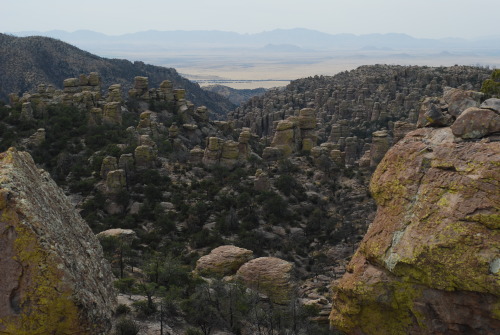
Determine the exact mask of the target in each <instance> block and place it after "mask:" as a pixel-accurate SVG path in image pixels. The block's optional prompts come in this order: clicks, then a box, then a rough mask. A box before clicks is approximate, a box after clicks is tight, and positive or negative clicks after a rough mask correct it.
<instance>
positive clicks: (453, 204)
mask: <svg viewBox="0 0 500 335" xmlns="http://www.w3.org/2000/svg"><path fill="white" fill-rule="evenodd" d="M489 101H490V102H486V103H485V104H483V105H482V108H477V107H471V108H469V109H466V110H465V111H464V112H462V113H461V114H460V116H458V118H457V120H456V121H455V122H454V123H453V124H452V126H451V127H434V128H420V129H417V130H415V131H413V132H411V133H409V134H408V135H407V136H406V137H405V138H404V139H402V140H401V141H399V142H398V143H397V144H396V145H395V146H394V147H392V148H391V149H390V150H389V152H388V153H387V154H386V155H385V157H384V158H383V160H382V161H381V162H380V164H379V165H378V167H377V169H376V171H375V173H374V175H373V177H372V181H371V185H370V189H371V193H372V195H373V197H374V199H375V200H376V202H377V205H378V210H377V215H376V218H375V220H374V221H373V223H372V224H371V225H370V227H369V229H368V232H367V234H366V235H365V237H364V239H363V241H362V242H361V245H360V247H359V249H358V250H357V252H356V253H355V255H354V256H353V259H352V260H351V262H350V264H349V266H348V268H347V272H346V274H345V275H344V277H343V278H342V279H341V280H340V281H338V282H337V283H336V284H335V287H334V303H333V309H332V313H331V315H330V320H331V323H332V324H333V325H334V326H336V327H338V328H340V329H342V330H343V331H345V332H347V333H349V334H493V333H495V332H496V331H498V329H500V271H499V269H500V253H499V248H500V234H499V228H500V213H499V208H500V192H499V189H500V188H499V187H500V185H499V181H500V165H499V162H500V142H499V141H498V136H497V135H495V133H496V134H498V131H500V128H499V126H498V113H499V110H498V108H495V107H493V105H494V103H495V102H496V101H498V99H491V100H489ZM449 112H450V108H447V109H446V113H449ZM443 113H444V112H443ZM424 114H425V113H424ZM485 115H489V117H485ZM427 119H428V120H429V118H427ZM480 129H483V130H484V129H486V130H484V131H479V130H480Z"/></svg>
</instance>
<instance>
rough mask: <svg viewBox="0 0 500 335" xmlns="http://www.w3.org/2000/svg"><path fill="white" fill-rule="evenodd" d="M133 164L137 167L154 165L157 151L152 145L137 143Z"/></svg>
mask: <svg viewBox="0 0 500 335" xmlns="http://www.w3.org/2000/svg"><path fill="white" fill-rule="evenodd" d="M134 157H135V166H136V167H137V168H150V167H152V166H154V164H155V162H156V158H157V153H156V151H155V150H154V148H153V147H151V146H149V145H139V146H138V147H137V148H135V150H134Z"/></svg>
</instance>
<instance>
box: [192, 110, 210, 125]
mask: <svg viewBox="0 0 500 335" xmlns="http://www.w3.org/2000/svg"><path fill="white" fill-rule="evenodd" d="M209 115H210V114H209V112H208V108H207V107H205V106H200V107H198V108H196V110H195V111H194V114H193V117H194V119H195V120H196V121H197V122H201V123H204V122H208V119H209Z"/></svg>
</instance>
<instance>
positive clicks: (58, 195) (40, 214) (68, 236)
mask: <svg viewBox="0 0 500 335" xmlns="http://www.w3.org/2000/svg"><path fill="white" fill-rule="evenodd" d="M0 182H1V183H0V252H1V255H2V256H1V257H0V269H2V275H1V276H0V332H2V333H4V332H5V333H6V334H105V333H107V332H108V331H109V330H110V328H111V317H112V314H113V310H114V307H115V303H116V302H115V301H116V300H115V292H114V290H113V286H112V282H113V275H112V273H111V268H110V266H109V264H107V263H106V261H105V260H104V257H103V253H102V249H101V246H100V244H99V242H98V241H97V239H96V237H95V236H94V234H93V233H92V231H91V230H90V228H89V227H88V226H87V224H86V223H85V222H84V221H83V219H82V218H81V217H80V215H79V214H78V213H77V211H76V210H75V209H74V208H73V206H72V205H71V203H70V202H69V200H68V199H67V198H66V196H65V195H64V193H63V192H62V190H61V189H59V188H58V186H57V185H56V184H55V182H54V181H53V180H52V179H51V178H50V176H49V174H48V173H47V172H45V171H42V170H38V169H37V167H36V166H35V163H34V162H33V159H32V158H31V157H30V155H29V154H28V153H25V152H17V151H16V150H15V149H12V148H11V149H9V150H8V151H7V152H5V153H2V154H0Z"/></svg>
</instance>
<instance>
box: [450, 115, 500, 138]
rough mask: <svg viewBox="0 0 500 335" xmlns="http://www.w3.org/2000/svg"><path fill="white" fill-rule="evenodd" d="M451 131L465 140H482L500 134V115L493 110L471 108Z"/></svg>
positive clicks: (455, 123) (460, 117)
mask: <svg viewBox="0 0 500 335" xmlns="http://www.w3.org/2000/svg"><path fill="white" fill-rule="evenodd" d="M451 130H452V131H453V134H454V135H455V136H458V137H461V138H464V139H473V138H482V137H484V136H486V135H489V134H493V133H496V132H500V115H499V114H498V113H496V112H495V111H493V110H491V109H482V108H475V107H470V108H468V109H466V110H465V111H464V112H463V113H462V114H460V116H459V117H458V118H457V120H456V121H455V122H454V123H453V125H452V126H451Z"/></svg>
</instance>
